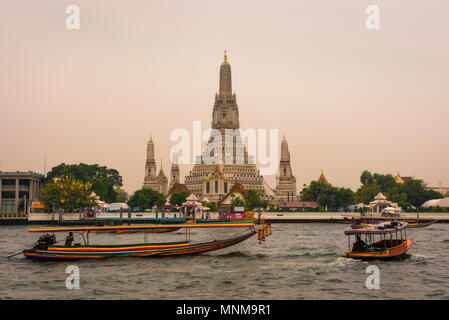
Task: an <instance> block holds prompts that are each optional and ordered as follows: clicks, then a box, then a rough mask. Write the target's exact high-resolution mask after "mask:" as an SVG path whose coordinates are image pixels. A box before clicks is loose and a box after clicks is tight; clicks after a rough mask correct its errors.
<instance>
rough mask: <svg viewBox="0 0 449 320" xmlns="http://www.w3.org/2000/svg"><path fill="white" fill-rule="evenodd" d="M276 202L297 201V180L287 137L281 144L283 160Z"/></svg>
mask: <svg viewBox="0 0 449 320" xmlns="http://www.w3.org/2000/svg"><path fill="white" fill-rule="evenodd" d="M275 194H276V200H278V201H297V200H298V196H297V194H296V178H295V176H294V175H293V172H292V167H291V165H290V152H289V151H288V144H287V140H286V139H285V136H284V137H283V139H282V143H281V160H280V162H279V175H278V177H277V185H276V192H275Z"/></svg>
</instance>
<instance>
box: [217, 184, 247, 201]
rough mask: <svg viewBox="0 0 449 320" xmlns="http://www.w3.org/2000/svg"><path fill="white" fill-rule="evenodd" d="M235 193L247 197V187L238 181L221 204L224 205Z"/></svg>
mask: <svg viewBox="0 0 449 320" xmlns="http://www.w3.org/2000/svg"><path fill="white" fill-rule="evenodd" d="M235 193H240V194H241V195H243V196H246V190H245V187H244V186H243V185H242V184H240V183H239V182H238V181H236V182H235V183H234V185H233V186H232V187H231V189H230V190H229V192H228V193H226V194H225V195H224V196H223V198H222V199H221V200H220V202H219V203H222V202H223V201H224V200H225V199H227V198H228V197H230V196H231V195H232V194H235Z"/></svg>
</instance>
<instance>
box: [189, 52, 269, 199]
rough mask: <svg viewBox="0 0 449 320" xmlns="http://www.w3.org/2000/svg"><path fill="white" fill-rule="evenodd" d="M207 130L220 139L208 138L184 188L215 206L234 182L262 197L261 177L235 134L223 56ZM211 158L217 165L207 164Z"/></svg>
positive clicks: (228, 76)
mask: <svg viewBox="0 0 449 320" xmlns="http://www.w3.org/2000/svg"><path fill="white" fill-rule="evenodd" d="M211 127H212V129H215V130H218V131H219V132H220V134H219V135H217V137H220V135H221V139H218V142H217V141H216V139H215V137H214V136H212V137H211V139H210V140H209V142H208V144H207V145H206V149H205V152H203V154H202V155H201V156H198V157H197V159H195V164H194V167H193V169H192V170H191V171H190V173H189V175H188V176H186V178H185V184H186V186H187V188H189V190H190V191H192V192H193V193H194V194H195V195H196V196H197V197H198V198H200V199H202V198H203V197H205V196H206V197H207V198H208V199H209V200H210V201H214V202H219V201H220V200H221V199H222V198H223V196H224V195H226V194H227V193H228V192H229V191H230V189H231V187H232V186H233V185H234V183H235V182H236V181H238V182H239V183H240V184H242V185H243V187H244V188H245V189H246V190H248V189H254V190H257V191H259V193H260V194H261V195H262V196H265V189H266V188H265V186H264V180H263V177H262V176H261V175H260V174H259V170H258V169H257V167H256V164H255V161H254V159H253V158H252V157H250V156H249V155H248V152H247V150H246V147H245V146H244V144H243V141H242V140H243V139H242V137H241V136H240V133H239V131H238V130H236V129H239V128H240V121H239V108H238V106H237V98H236V95H235V93H233V92H232V79H231V66H230V64H229V62H228V57H227V54H226V52H225V55H224V61H223V63H222V64H221V66H220V81H219V92H218V93H216V94H215V104H214V107H213V112H212V124H211ZM231 130H232V131H231ZM231 132H232V135H231V134H230V133H231ZM219 140H221V141H219ZM226 142H228V143H226ZM217 150H218V151H217ZM211 157H213V159H220V160H221V161H220V160H218V161H217V160H212V161H211Z"/></svg>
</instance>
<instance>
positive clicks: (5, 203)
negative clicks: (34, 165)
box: [0, 171, 45, 213]
mask: <svg viewBox="0 0 449 320" xmlns="http://www.w3.org/2000/svg"><path fill="white" fill-rule="evenodd" d="M44 178H45V177H44V175H42V174H39V173H36V172H32V171H28V172H19V171H16V172H2V171H0V213H17V212H19V209H20V211H23V210H24V208H25V199H26V202H27V206H28V205H29V204H30V203H31V202H30V201H29V200H31V201H35V200H37V199H38V195H39V189H40V188H41V186H42V185H43V180H44ZM19 207H20V208H19Z"/></svg>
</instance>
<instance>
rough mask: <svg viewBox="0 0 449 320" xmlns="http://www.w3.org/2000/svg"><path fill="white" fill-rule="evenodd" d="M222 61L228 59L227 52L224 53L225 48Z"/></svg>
mask: <svg viewBox="0 0 449 320" xmlns="http://www.w3.org/2000/svg"><path fill="white" fill-rule="evenodd" d="M224 61H228V54H227V53H226V50H225V51H224Z"/></svg>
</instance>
